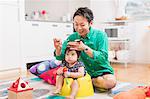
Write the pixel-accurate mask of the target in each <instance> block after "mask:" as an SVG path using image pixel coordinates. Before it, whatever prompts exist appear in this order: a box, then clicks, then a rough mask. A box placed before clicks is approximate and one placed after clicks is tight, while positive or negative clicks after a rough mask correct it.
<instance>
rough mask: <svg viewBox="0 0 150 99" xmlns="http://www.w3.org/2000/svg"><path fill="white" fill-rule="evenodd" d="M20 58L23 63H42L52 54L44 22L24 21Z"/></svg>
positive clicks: (49, 34)
mask: <svg viewBox="0 0 150 99" xmlns="http://www.w3.org/2000/svg"><path fill="white" fill-rule="evenodd" d="M22 30H23V31H22V35H21V39H22V48H21V49H22V58H23V63H30V62H37V61H43V60H47V59H49V58H50V56H51V55H52V54H53V53H52V51H51V46H53V44H52V43H51V42H52V37H51V32H50V31H48V24H47V23H45V22H30V21H26V22H25V24H24V26H23V29H22Z"/></svg>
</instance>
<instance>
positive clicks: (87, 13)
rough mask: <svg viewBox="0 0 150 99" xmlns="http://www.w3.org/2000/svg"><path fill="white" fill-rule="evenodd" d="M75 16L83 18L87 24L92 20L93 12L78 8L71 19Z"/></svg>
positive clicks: (85, 8) (86, 8)
mask: <svg viewBox="0 0 150 99" xmlns="http://www.w3.org/2000/svg"><path fill="white" fill-rule="evenodd" d="M77 15H79V16H83V17H85V18H86V19H87V20H88V22H89V23H90V22H91V21H92V20H93V19H94V16H93V12H92V10H91V9H89V8H88V7H80V8H78V9H77V11H76V12H75V13H74V15H73V19H74V17H75V16H77Z"/></svg>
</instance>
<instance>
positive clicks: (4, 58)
mask: <svg viewBox="0 0 150 99" xmlns="http://www.w3.org/2000/svg"><path fill="white" fill-rule="evenodd" d="M0 12H1V13H0V42H1V43H0V70H5V69H12V68H17V67H19V66H20V60H19V59H20V58H19V57H20V50H19V44H20V43H19V20H18V6H15V5H9V4H5V5H4V4H1V3H0Z"/></svg>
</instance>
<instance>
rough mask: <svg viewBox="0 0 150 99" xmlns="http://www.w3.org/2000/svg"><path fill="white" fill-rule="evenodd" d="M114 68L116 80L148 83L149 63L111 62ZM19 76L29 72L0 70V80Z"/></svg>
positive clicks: (27, 74) (28, 74)
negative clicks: (126, 63) (125, 63)
mask: <svg viewBox="0 0 150 99" xmlns="http://www.w3.org/2000/svg"><path fill="white" fill-rule="evenodd" d="M111 65H112V67H113V68H114V70H115V75H116V77H117V80H118V81H123V82H133V83H141V84H148V85H150V64H149V65H143V64H128V65H127V67H125V65H124V64H111ZM20 76H25V77H30V76H31V74H30V73H29V72H22V71H21V70H19V69H16V70H11V71H4V72H0V80H11V79H17V78H18V77H20Z"/></svg>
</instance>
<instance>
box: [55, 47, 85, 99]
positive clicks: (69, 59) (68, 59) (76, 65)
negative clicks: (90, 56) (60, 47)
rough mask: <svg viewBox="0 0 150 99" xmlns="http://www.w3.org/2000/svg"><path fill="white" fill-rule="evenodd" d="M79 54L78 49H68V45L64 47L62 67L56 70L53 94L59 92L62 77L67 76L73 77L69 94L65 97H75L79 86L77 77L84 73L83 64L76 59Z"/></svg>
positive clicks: (73, 98)
mask: <svg viewBox="0 0 150 99" xmlns="http://www.w3.org/2000/svg"><path fill="white" fill-rule="evenodd" d="M79 56H80V51H76V50H73V49H70V47H67V48H66V50H65V60H64V61H63V62H62V67H60V68H59V69H58V70H57V79H56V90H55V91H54V94H59V93H60V92H61V88H62V85H63V81H64V78H66V77H69V78H73V82H72V84H71V94H70V96H68V97H66V98H67V99H75V96H76V94H77V92H78V87H79V86H78V82H77V79H78V78H79V77H83V76H85V74H86V71H85V66H84V64H83V63H82V62H80V61H78V58H79Z"/></svg>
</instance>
